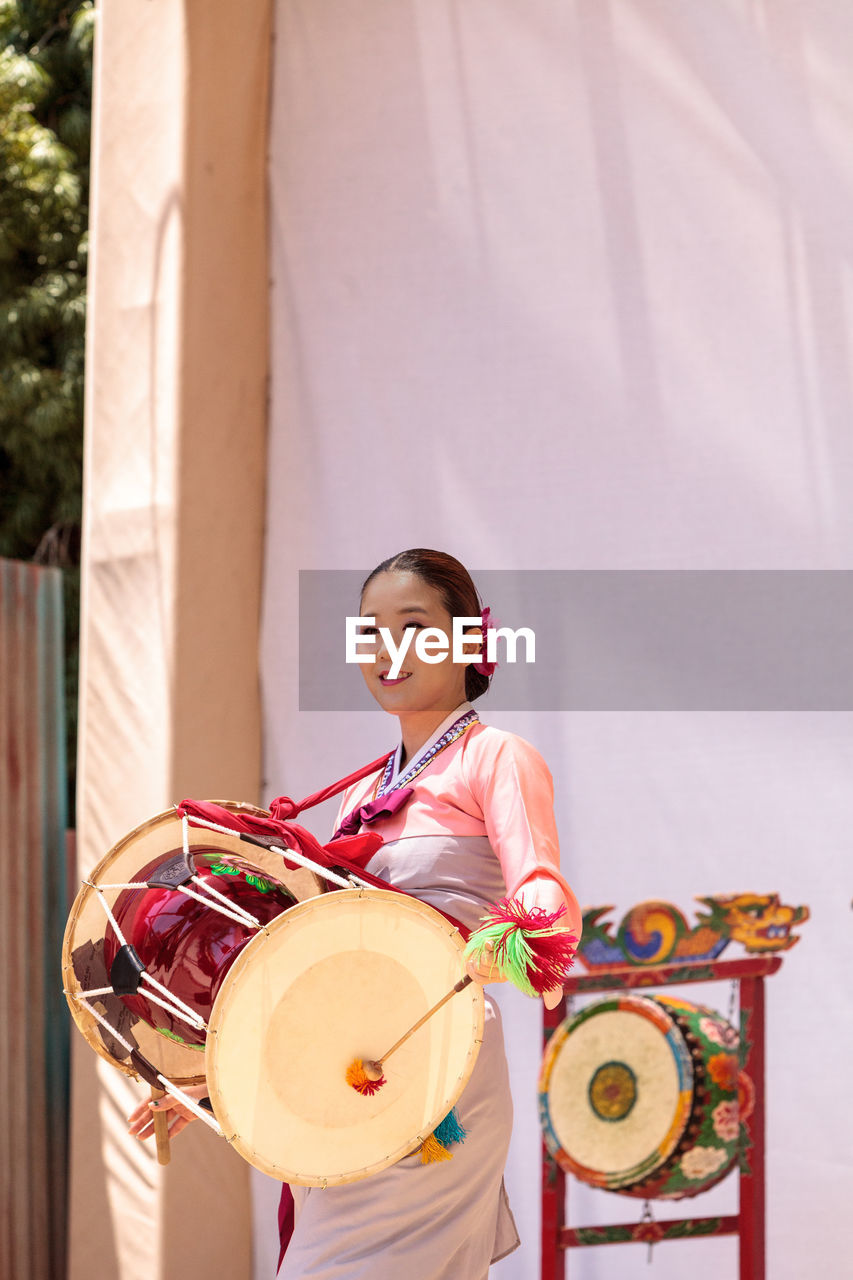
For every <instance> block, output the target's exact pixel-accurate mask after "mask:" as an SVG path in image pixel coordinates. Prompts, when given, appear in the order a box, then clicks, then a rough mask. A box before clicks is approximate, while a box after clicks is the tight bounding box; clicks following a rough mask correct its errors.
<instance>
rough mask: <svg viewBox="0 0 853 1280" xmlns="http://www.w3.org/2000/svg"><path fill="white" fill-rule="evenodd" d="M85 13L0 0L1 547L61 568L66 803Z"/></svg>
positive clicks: (42, 0)
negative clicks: (63, 608)
mask: <svg viewBox="0 0 853 1280" xmlns="http://www.w3.org/2000/svg"><path fill="white" fill-rule="evenodd" d="M94 16H95V15H94V6H93V4H92V3H91V2H90V0H86V2H85V3H61V2H60V0H0V555H4V556H11V557H15V558H18V559H36V560H39V561H41V562H43V563H51V564H59V565H60V566H61V567H62V568H63V569H64V571H65V573H64V578H65V606H66V633H67V663H66V672H67V678H66V689H67V706H68V745H69V753H68V760H69V775H70V797H71V805H72V812H73V798H74V775H75V768H74V760H75V742H76V727H77V726H76V720H77V715H76V708H77V634H78V627H79V621H78V620H79V580H80V571H79V546H80V512H81V492H82V457H83V360H84V334H85V315H86V296H85V288H86V247H87V246H86V241H87V221H88V203H89V131H90V123H91V101H92V43H93V35H94Z"/></svg>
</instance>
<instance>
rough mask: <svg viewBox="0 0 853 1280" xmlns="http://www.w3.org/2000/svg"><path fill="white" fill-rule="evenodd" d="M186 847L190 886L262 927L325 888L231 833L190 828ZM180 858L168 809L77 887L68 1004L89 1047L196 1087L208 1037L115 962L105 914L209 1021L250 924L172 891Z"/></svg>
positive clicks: (66, 970)
mask: <svg viewBox="0 0 853 1280" xmlns="http://www.w3.org/2000/svg"><path fill="white" fill-rule="evenodd" d="M223 803H224V806H225V807H226V808H228V809H230V810H232V811H233V812H235V813H237V814H240V813H245V814H252V815H260V816H264V815H263V811H262V810H257V809H255V808H253V807H252V806H250V805H241V804H236V803H230V802H223ZM188 846H189V855H190V860H191V862H192V864H193V865H192V868H191V870H192V872H193V873H195V874H196V875H197V878H198V879H199V880H200V881H201V884H193V883H192V882H190V883H189V884H188V886H187V887H188V888H190V889H191V890H192V891H193V892H196V893H200V894H201V896H202V897H206V898H210V899H214V900H215V901H216V902H219V898H217V894H218V895H220V896H221V898H223V899H224V900H225V901H224V903H220V905H223V906H224V907H225V910H226V911H228V910H229V907H230V908H234V909H235V910H233V911H232V916H233V915H237V916H238V917H240V913H241V911H242V910H245V911H247V912H248V913H249V914H250V915H253V916H254V917H255V918H256V919H258V920H259V923H260V924H261V926H262V927H264V926H265V925H266V924H267V922H269V921H270V920H272V919H274V918H275V917H276V916H277V915H279V914H281V912H282V911H284V910H286V909H287V908H289V907H291V906H293V904H294V902H296V901H298V900H301V899H305V898H309V897H312V896H314V895H316V894H320V893H322V891H323V884H322V882H321V881H320V880H319V879H318V877H317V876H316V875H314V874H312V873H311V872H310V871H304V870H299V871H294V872H291V871H288V870H287V869H286V868H285V866H284V861H283V859H282V857H281V855H280V854H278V853H274V852H272V851H269V850H266V849H263V848H259V847H256V846H253V845H247V844H246V843H245V842H243V841H241V840H240V838H239V836H238V835H237V834H236V833H232V832H225V831H211V830H202V829H198V828H192V827H190V828H189V833H188ZM183 858H184V832H183V827H182V823H181V820H180V818H179V817H178V816H177V814H176V813H175V811H174V810H173V809H170V810H167V811H166V812H165V813H160V814H157V815H156V816H155V817H153V818H151V819H150V820H149V821H148V822H145V823H143V824H142V825H141V826H139V827H136V828H134V830H133V831H131V832H129V833H128V834H127V835H126V836H125V837H124V839H122V840H120V841H119V842H118V843H117V844H116V845H114V846H113V848H112V849H111V850H110V851H109V853H107V855H106V856H105V857H104V858H103V859H102V860H101V862H99V863H98V865H97V866H96V867H95V869H94V870H93V871H92V873H91V874H90V876H89V877H88V878H87V880H86V881H85V882H84V884H83V886H82V888H81V889H80V891H79V893H78V894H77V897H76V898H75V900H74V903H73V905H72V908H71V913H70V915H69V918H68V923H67V925H66V929H65V938H64V940H63V947H62V976H63V985H64V988H65V993H66V997H67V999H68V1004H69V1007H70V1009H71V1013H72V1016H73V1018H74V1021H75V1022H76V1024H77V1026H78V1028H79V1029H80V1031H81V1032H82V1033H83V1035H84V1036H85V1038H86V1040H87V1041H88V1042H89V1044H90V1045H91V1047H92V1048H93V1049H94V1050H95V1052H96V1053H98V1054H99V1055H100V1056H101V1057H103V1058H105V1059H106V1060H107V1061H108V1062H111V1063H112V1064H113V1065H114V1066H116V1067H119V1068H120V1069H121V1070H122V1071H124V1072H126V1073H127V1074H128V1075H132V1076H138V1075H140V1074H142V1075H145V1078H146V1079H148V1078H149V1075H150V1073H149V1074H146V1071H147V1069H148V1068H149V1067H150V1068H152V1069H153V1072H154V1073H155V1074H156V1073H162V1074H163V1075H164V1076H166V1077H167V1078H168V1079H169V1080H172V1081H173V1082H174V1083H176V1084H178V1085H186V1084H197V1083H201V1082H202V1081H203V1080H204V1070H205V1068H204V1042H205V1035H204V1031H203V1029H200V1028H199V1027H198V1026H194V1025H193V1023H192V1021H190V1022H187V1021H185V1020H184V1019H183V1018H178V1017H176V1016H175V1014H174V1010H173V1009H164V1008H163V1007H162V1005H160V1004H158V1003H157V1002H156V1000H154V999H153V998H151V996H150V993H151V988H150V987H148V985H147V984H142V985H141V987H140V988H139V989H135V988H134V983H133V981H132V979H133V976H134V974H133V969H134V965H133V963H130V964H128V963H126V962H127V959H128V957H127V952H126V951H125V952H124V955H123V956H122V957H121V958H120V953H121V952H122V950H123V949H122V943H121V941H120V940H119V938H118V937H117V936H116V933H115V930H114V929H113V926H112V924H111V922H110V919H109V915H108V911H111V912H112V914H113V916H114V918H115V920H116V923H117V924H118V927H119V929H120V930H121V933H122V935H123V937H124V939H125V941H126V942H127V944H128V946H131V947H132V948H133V950H134V951H135V952H136V953H137V955H138V957H139V961H140V963H141V964H142V965H143V966H144V967H145V968H146V969H147V970H148V971H149V972H150V973H151V976H152V977H154V978H155V980H156V981H158V982H159V983H160V984H161V985H162V986H163V987H165V988H166V989H167V992H168V993H169V994H170V995H173V996H175V997H177V999H179V1000H180V1001H182V1002H183V1003H184V1004H185V1005H186V1006H187V1007H188V1008H189V1009H190V1010H191V1011H192V1012H193V1014H194V1015H195V1021H196V1022H197V1021H198V1019H199V1018H201V1019H202V1020H203V1021H205V1022H207V1021H208V1019H209V1014H210V1012H211V1009H212V1005H213V1002H214V998H215V996H216V992H217V991H218V989H219V988H220V986H221V985H222V982H223V980H224V978H225V976H226V974H227V973H228V970H229V969H230V967H231V965H232V964H233V963H234V961H235V960H236V959H237V957H238V956H239V955H240V954H241V952H242V951H243V949H244V948H245V946H246V944H247V942H248V941H249V939H250V938H251V936H252V933H253V929H252V928H251V926H248V925H247V923H246V921H245V919H244V918H242V917H241V918H239V919H236V920H235V919H233V918H232V917H231V916H229V915H223V914H221V913H219V912H217V911H216V910H214V909H213V907H212V906H211V905H210V903H209V902H201V903H200V902H198V901H197V900H196V899H195V898H193V897H192V896H190V895H189V894H185V893H182V892H180V891H179V890H178V889H177V888H176V883H175V882H176V881H177V880H180V879H181V878H182V876H183V874H184V873H183V872H182V870H181V863H182V861H183ZM128 884H131V885H140V886H141V887H139V888H128V887H127V885H128ZM117 961H118V964H117ZM123 961H124V962H125V963H122V962H123ZM128 978H129V979H130V980H129V981H128V980H127V979H128ZM123 979H124V980H123ZM140 990H141V991H142V992H146V991H147V992H149V994H148V995H145V994H140ZM91 992H95V993H96V994H94V995H90V994H88V993H91ZM121 992H123V994H121ZM154 994H159V993H158V992H156V989H155V991H154ZM171 1003H172V1002H171V1001H170V1000H169V999H166V1004H167V1005H169V1004H171ZM135 1055H138V1057H137V1056H135Z"/></svg>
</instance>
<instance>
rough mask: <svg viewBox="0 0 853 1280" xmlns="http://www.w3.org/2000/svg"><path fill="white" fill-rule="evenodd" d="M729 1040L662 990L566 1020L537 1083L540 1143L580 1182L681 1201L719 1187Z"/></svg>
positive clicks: (725, 1027) (727, 1133)
mask: <svg viewBox="0 0 853 1280" xmlns="http://www.w3.org/2000/svg"><path fill="white" fill-rule="evenodd" d="M738 1062H739V1059H738V1035H737V1032H736V1031H735V1030H734V1028H733V1027H732V1026H730V1025H729V1023H728V1022H727V1021H726V1020H725V1018H723V1017H722V1016H721V1015H720V1014H719V1013H717V1012H716V1011H715V1010H713V1009H709V1008H706V1007H704V1006H702V1005H694V1004H689V1003H688V1002H686V1001H683V1000H676V999H673V998H671V997H668V996H657V997H654V998H653V997H650V996H637V995H618V996H611V997H608V998H606V999H604V1000H601V1001H598V1002H596V1003H594V1004H589V1005H587V1006H586V1007H585V1008H584V1009H582V1010H581V1011H580V1013H578V1014H577V1015H576V1016H575V1017H573V1018H567V1019H566V1020H565V1021H564V1022H563V1023H562V1024H561V1026H560V1027H559V1028H558V1029H557V1030H556V1031H555V1032H554V1034H553V1036H552V1037H551V1039H550V1041H549V1043H548V1046H547V1049H546V1052H545V1056H544V1059H543V1063H542V1071H541V1074H540V1080H539V1112H540V1120H541V1123H542V1129H543V1135H544V1138H545V1143H546V1146H547V1147H548V1150H549V1151H550V1153H551V1155H552V1156H553V1157H554V1159H555V1160H556V1161H557V1163H558V1164H559V1165H560V1166H561V1167H562V1168H564V1169H566V1170H567V1171H569V1172H571V1173H573V1174H574V1175H575V1176H576V1177H577V1178H579V1179H580V1180H581V1181H582V1182H586V1183H588V1184H589V1185H591V1186H597V1187H601V1188H602V1189H604V1190H607V1191H616V1192H619V1193H620V1194H622V1195H629V1196H637V1197H640V1198H642V1199H660V1200H678V1199H682V1198H685V1197H688V1196H693V1195H697V1194H698V1193H699V1192H701V1191H706V1190H707V1189H708V1188H709V1187H711V1186H713V1185H714V1184H715V1183H716V1182H719V1181H720V1180H721V1179H722V1178H724V1177H725V1176H726V1174H727V1173H728V1172H729V1170H730V1169H731V1167H732V1165H733V1163H734V1162H735V1160H736V1158H737V1154H738V1146H739V1137H740V1117H739V1114H738V1076H739V1070H738Z"/></svg>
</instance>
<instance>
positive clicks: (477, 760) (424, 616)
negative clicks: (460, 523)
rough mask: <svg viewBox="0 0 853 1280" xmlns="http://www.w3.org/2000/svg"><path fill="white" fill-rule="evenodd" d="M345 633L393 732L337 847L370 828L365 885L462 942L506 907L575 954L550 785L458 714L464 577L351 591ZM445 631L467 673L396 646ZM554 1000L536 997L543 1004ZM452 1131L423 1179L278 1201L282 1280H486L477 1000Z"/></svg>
mask: <svg viewBox="0 0 853 1280" xmlns="http://www.w3.org/2000/svg"><path fill="white" fill-rule="evenodd" d="M360 615H361V617H362V618H371V619H372V620H373V622H372V624H371V625H369V626H363V627H362V628H361V629H360V638H361V639H362V640H363V641H364V640H367V639H370V640H372V645H368V644H367V643H364V645H363V648H362V651H361V652H362V655H363V656H362V657H361V659H360V661H361V671H362V676H363V678H364V680H365V683H366V684H367V687H368V689H369V690H370V692H371V694H372V695H373V697H374V698H375V699H376V701H377V703H378V704H379V706H380V707H382V709H383V710H384V711H387V712H388V713H389V714H390V715H393V716H396V718H397V720H398V721H399V725H400V739H399V743H398V746H397V748H396V750H395V751H394V752H393V753H391V754H390V755H389V757H388V760H387V761H386V762H384V764H383V765H382V766H380V768H379V769H377V770H376V771H375V772H374V773H372V774H370V775H369V776H367V777H364V778H362V779H361V780H360V781H358V782H356V783H355V784H354V785H352V786H351V787H349V789H348V790H347V791H345V792H344V795H343V797H342V801H341V805H340V809H339V812H338V819H337V823H336V829H337V831H340V829H341V827H342V826H344V827H345V829H346V830H347V831H352V832H355V831H358V830H359V829H360V827H361V824H362V822H369V823H370V830H371V831H375V832H377V833H378V834H380V835H382V837H383V844H382V846H381V847H380V849H379V850H378V851H377V852H376V853H375V854H374V855H373V857H372V858H371V860H370V862H369V863H368V864H367V867H366V869H367V870H368V871H370V872H371V873H372V874H374V875H376V876H379V877H380V878H381V879H383V880H387V881H388V882H389V883H390V884H393V885H395V886H397V887H399V888H401V889H405V890H406V891H407V892H408V893H410V894H412V895H414V896H415V897H417V898H420V899H421V900H422V901H424V902H427V903H429V904H430V905H431V906H434V907H436V908H437V909H439V910H441V911H443V912H445V913H446V914H448V915H450V916H452V917H453V918H454V919H455V920H457V921H459V922H460V924H461V925H462V926H464V927H465V928H466V929H473V928H476V927H477V925H479V923H480V922H481V920H482V919H483V917H484V916H485V915H486V913H487V912H488V910H489V908H490V907H491V906H492V905H493V904H494V903H495V902H498V901H499V900H500V899H503V898H506V897H509V898H510V900H511V901H512V902H513V903H514V904H515V905H516V906H517V907H518V908H520V909H521V910H526V911H534V912H536V911H537V910H543V911H546V912H549V913H551V912H562V913H563V914H562V917H561V919H560V925H561V926H562V927H564V928H565V931H566V932H567V933H570V932H571V933H574V934H575V935H576V937H579V936H580V932H581V917H580V909H579V907H578V904H577V900H576V898H575V896H574V894H573V893H572V891H571V889H570V888H569V886H568V884H567V883H566V881H565V880H564V879H563V877H562V875H561V873H560V852H559V842H558V838H557V831H556V825H555V822H554V808H553V800H554V789H553V782H552V779H551V775H550V773H549V771H548V768H547V766H546V764H545V762H544V760H543V759H542V757H541V756H540V755H539V753H538V752H537V751H536V750H535V748H534V747H532V746H531V745H530V743H528V742H525V741H524V739H523V738H519V737H518V736H517V735H515V734H512V733H507V732H505V731H503V730H499V729H495V728H493V727H491V726H487V725H484V724H482V723H481V721H480V718H479V716H478V714H477V712H476V710H475V709H474V707H473V705H472V703H473V701H474V699H476V698H478V697H480V696H481V695H482V694H483V693H485V692H486V690H487V689H488V688H489V684H490V681H491V677H492V675H493V672H494V664H491V663H488V662H487V661H486V660H485V655H484V654H483V652H482V649H483V641H484V631H485V629H486V628H487V627H488V620H489V613H488V610H487V609H486V610H483V609H482V606H481V602H480V599H479V596H478V594H477V590H476V587H475V586H474V583H473V581H472V580H471V576H470V574H469V573H468V571H467V569H466V568H465V567H464V565H462V564H461V563H460V562H459V561H458V560H456V559H454V558H453V557H452V556H450V555H447V554H445V553H443V552H440V551H433V550H428V549H424V548H418V549H414V550H410V551H404V552H402V553H401V554H400V555H396V556H393V557H391V558H390V559H388V560H384V561H383V562H382V563H381V564H380V565H378V566H377V567H376V568H375V569H374V570H373V572H372V573H371V574H370V575H369V576H368V578H367V579H366V580H365V582H364V585H363V587H362V592H361V600H360ZM454 619H457V622H458V620H459V619H462V620H463V621H466V622H470V620H472V619H474V620H476V622H475V625H470V626H467V625H466V626H465V635H466V636H467V637H468V640H469V641H470V644H469V646H468V647H469V650H470V654H471V655H472V657H473V661H467V662H457V661H454V655H453V652H452V650H448V646H447V645H446V644H445V645H443V652H442V651H441V649H442V645H441V644H440V643H439V637H438V636H436V637H435V647H434V648H433V650H432V652H430V653H429V655H428V658H427V659H425V658H424V657H421V656H419V653H418V651H417V649H416V646H415V644H414V642H413V639H412V637H413V636H417V635H420V636H422V637H424V639H425V640H427V642H429V641H431V640H432V637H431V636H430V635H429V633H430V632H432V631H433V630H435V631H436V632H440V633H441V636H442V638H443V637H447V636H450V635H451V634H452V631H453V621H454ZM407 640H408V642H409V643H408V645H406V641H407ZM404 646H406V647H405V648H404ZM418 648H419V649H420V650H421V652H422V653H423V652H424V650H425V648H427V649H428V648H429V643H427V644H426V646H425V644H424V641H423V640H422V643H421V644H420V645H419V646H418ZM368 649H369V650H370V652H368ZM401 653H402V660H401V661H398V662H397V664H396V665H395V663H394V659H395V657H397V658H399V655H400V654H401ZM392 672H393V674H392ZM391 793H395V797H394V798H395V801H396V803H393V804H389V805H388V807H387V808H386V809H383V808H381V806H380V807H379V810H378V812H377V809H376V808H372V811H371V806H370V805H369V802H370V801H371V800H376V799H378V798H379V797H382V796H386V795H390V794H391ZM468 973H469V975H470V976H471V977H473V978H474V980H475V981H477V982H479V983H481V984H485V983H487V982H502V981H504V980H505V974H504V973H503V971H502V969H501V967H500V965H499V964H497V963H495V959H494V957H493V956H491V955H489V954H486V955H485V956H484V957H483V958H482V959H481V960H480V961H479V962H477V961H473V960H472V961H469V963H468ZM557 995H558V993H554V992H546V995H545V997H544V998H545V1001H546V1003H548V1004H552V1003H555V1002H556V996H557ZM451 1117H453V1121H454V1124H456V1123H457V1122H458V1125H459V1126H461V1129H460V1130H459V1132H461V1133H464V1141H463V1142H461V1143H459V1142H458V1138H457V1140H456V1143H455V1144H454V1145H453V1159H452V1160H447V1159H442V1160H441V1161H440V1162H438V1163H426V1164H425V1163H422V1157H421V1156H420V1155H419V1154H418V1153H417V1152H416V1153H415V1154H413V1155H411V1156H407V1157H405V1159H403V1160H400V1161H398V1162H397V1163H396V1164H395V1165H393V1166H391V1167H390V1168H388V1169H386V1170H384V1171H383V1172H382V1173H379V1174H377V1175H375V1176H374V1177H371V1178H368V1179H366V1180H365V1181H363V1182H356V1183H352V1184H350V1185H347V1186H341V1187H329V1188H327V1189H326V1190H325V1191H318V1190H317V1189H315V1188H308V1187H293V1189H292V1191H293V1197H294V1201H295V1228H294V1230H293V1235H292V1238H291V1239H290V1241H289V1244H288V1245H287V1250H286V1253H285V1254H284V1261H283V1264H282V1270H281V1273H280V1274H281V1277H282V1280H285V1278H286V1280H304V1278H305V1277H308V1276H311V1277H316V1278H317V1280H332V1277H335V1280H367V1278H368V1277H370V1280H376V1277H377V1276H379V1277H386V1276H387V1277H390V1276H398V1275H405V1276H406V1277H407V1280H460V1278H461V1277H464V1280H485V1277H486V1276H487V1273H488V1269H489V1265H490V1263H491V1262H495V1261H497V1260H498V1259H499V1258H501V1257H503V1256H505V1255H506V1254H507V1253H510V1252H511V1251H512V1250H513V1249H515V1248H516V1246H517V1244H518V1236H517V1233H516V1230H515V1223H514V1221H513V1217H512V1213H511V1211H510V1208H509V1204H508V1201H507V1197H506V1193H505V1191H504V1186H503V1170H504V1164H505V1161H506V1156H507V1151H508V1147H509V1140H510V1135H511V1131H512V1098H511V1095H510V1090H509V1079H508V1073H507V1066H506V1059H505V1056H504V1048H503V1035H502V1030H501V1023H500V1013H499V1010H498V1007H497V1005H496V1004H495V1002H494V1001H493V1000H492V999H491V998H490V997H488V995H487V997H486V1021H485V1030H484V1034H483V1043H482V1046H481V1049H480V1054H479V1057H478V1059H477V1064H476V1066H475V1068H474V1072H473V1074H472V1076H471V1079H470V1080H469V1082H468V1084H467V1086H466V1087H465V1090H464V1091H463V1093H462V1095H461V1097H460V1099H459V1102H458V1103H457V1105H456V1107H455V1109H454V1111H453V1112H451ZM448 1119H450V1117H449V1118H448ZM288 1195H289V1193H287V1192H286V1193H285V1196H288Z"/></svg>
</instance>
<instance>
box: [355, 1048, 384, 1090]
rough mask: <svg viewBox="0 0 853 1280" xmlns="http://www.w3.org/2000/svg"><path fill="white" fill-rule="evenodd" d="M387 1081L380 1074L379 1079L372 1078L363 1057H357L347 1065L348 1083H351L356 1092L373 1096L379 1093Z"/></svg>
mask: <svg viewBox="0 0 853 1280" xmlns="http://www.w3.org/2000/svg"><path fill="white" fill-rule="evenodd" d="M385 1083H386V1081H385V1077H384V1076H380V1077H379V1079H378V1080H371V1079H370V1076H369V1075H368V1074H367V1072H366V1071H365V1069H364V1059H363V1058H356V1059H355V1060H354V1061H353V1062H351V1063H350V1064H349V1066H348V1067H347V1084H348V1085H351V1086H352V1088H353V1089H355V1091H356V1093H360V1094H362V1096H363V1097H365V1098H372V1097H373V1095H374V1093H378V1092H379V1090H380V1089H381V1088H382V1086H383V1084H385Z"/></svg>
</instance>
